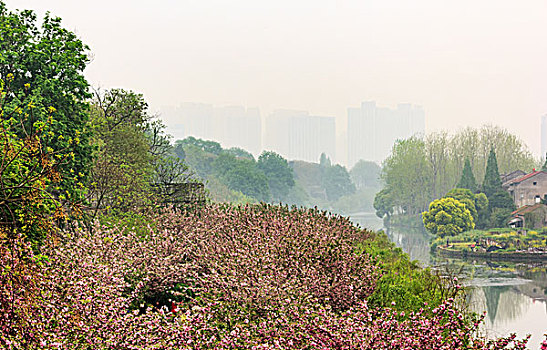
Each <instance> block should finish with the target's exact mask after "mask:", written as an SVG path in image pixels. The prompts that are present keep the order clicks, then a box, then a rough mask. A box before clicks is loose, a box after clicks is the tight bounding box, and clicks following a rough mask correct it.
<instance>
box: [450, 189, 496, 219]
mask: <svg viewBox="0 0 547 350" xmlns="http://www.w3.org/2000/svg"><path fill="white" fill-rule="evenodd" d="M443 198H454V199H457V200H459V201H460V202H462V203H463V204H465V207H466V208H467V209H469V212H470V213H471V216H473V222H474V223H475V226H476V227H478V228H484V227H486V226H487V225H488V223H489V222H488V221H489V215H490V212H489V210H488V199H487V198H486V195H485V194H484V193H477V194H474V193H472V192H471V191H470V190H469V189H467V188H454V189H452V190H450V191H448V193H447V194H446V195H445V196H444V197H443Z"/></svg>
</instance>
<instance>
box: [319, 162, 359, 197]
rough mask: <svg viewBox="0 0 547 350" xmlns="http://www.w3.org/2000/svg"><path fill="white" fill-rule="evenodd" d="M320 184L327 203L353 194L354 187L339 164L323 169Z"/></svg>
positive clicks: (347, 174)
mask: <svg viewBox="0 0 547 350" xmlns="http://www.w3.org/2000/svg"><path fill="white" fill-rule="evenodd" d="M322 182H323V187H324V188H325V191H326V193H327V199H328V200H329V201H336V200H338V199H339V198H340V197H342V196H345V195H348V194H352V193H355V185H354V184H353V183H352V182H351V179H350V177H349V173H348V171H347V170H346V168H345V167H343V166H341V165H339V164H336V165H332V166H330V167H328V168H325V171H324V174H323V179H322Z"/></svg>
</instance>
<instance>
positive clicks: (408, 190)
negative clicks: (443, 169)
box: [382, 137, 433, 214]
mask: <svg viewBox="0 0 547 350" xmlns="http://www.w3.org/2000/svg"><path fill="white" fill-rule="evenodd" d="M432 176H433V175H432V173H431V171H430V165H429V163H428V160H427V157H426V148H425V143H424V141H422V140H420V139H418V138H415V137H412V138H410V139H408V140H399V141H397V142H396V143H395V145H394V146H393V150H392V152H391V155H390V156H389V157H388V158H387V159H386V160H385V161H384V165H383V169H382V178H383V180H384V181H385V183H386V188H387V189H388V190H389V192H390V193H391V195H392V198H393V200H394V205H395V206H396V207H400V208H402V209H403V210H404V212H405V213H406V214H417V213H420V212H422V211H423V210H425V209H426V208H427V206H428V204H429V202H430V201H431V197H432V196H433V177H432Z"/></svg>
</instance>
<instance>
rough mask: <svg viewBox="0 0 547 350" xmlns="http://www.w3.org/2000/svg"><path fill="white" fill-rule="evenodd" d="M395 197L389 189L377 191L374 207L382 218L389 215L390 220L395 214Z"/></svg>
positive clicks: (377, 214)
mask: <svg viewBox="0 0 547 350" xmlns="http://www.w3.org/2000/svg"><path fill="white" fill-rule="evenodd" d="M393 202H394V201H393V198H392V196H391V193H390V192H389V190H388V189H385V188H384V189H383V190H381V191H380V192H378V193H376V196H375V197H374V204H373V206H374V209H376V216H378V217H379V218H380V219H382V218H383V217H384V216H387V220H388V222H389V220H390V218H391V215H392V214H393V207H394V203H393Z"/></svg>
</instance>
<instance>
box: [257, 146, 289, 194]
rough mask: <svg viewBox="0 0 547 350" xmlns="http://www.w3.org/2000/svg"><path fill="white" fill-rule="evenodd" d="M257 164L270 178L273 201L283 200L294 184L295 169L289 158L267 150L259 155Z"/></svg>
mask: <svg viewBox="0 0 547 350" xmlns="http://www.w3.org/2000/svg"><path fill="white" fill-rule="evenodd" d="M257 166H258V169H260V170H262V172H263V173H264V174H265V175H266V177H267V179H268V185H269V187H270V191H271V193H272V199H273V201H275V202H281V201H283V200H284V199H285V198H286V197H287V195H288V194H289V191H290V190H291V188H292V187H293V186H294V176H293V171H292V169H291V168H290V167H289V163H288V162H287V160H286V159H285V158H283V157H281V156H280V155H279V154H277V153H275V152H271V151H270V152H266V151H265V152H263V153H262V154H261V155H260V157H258V162H257Z"/></svg>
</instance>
